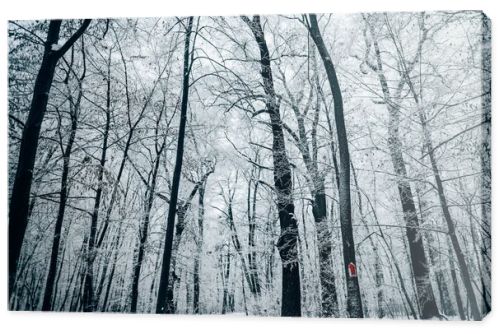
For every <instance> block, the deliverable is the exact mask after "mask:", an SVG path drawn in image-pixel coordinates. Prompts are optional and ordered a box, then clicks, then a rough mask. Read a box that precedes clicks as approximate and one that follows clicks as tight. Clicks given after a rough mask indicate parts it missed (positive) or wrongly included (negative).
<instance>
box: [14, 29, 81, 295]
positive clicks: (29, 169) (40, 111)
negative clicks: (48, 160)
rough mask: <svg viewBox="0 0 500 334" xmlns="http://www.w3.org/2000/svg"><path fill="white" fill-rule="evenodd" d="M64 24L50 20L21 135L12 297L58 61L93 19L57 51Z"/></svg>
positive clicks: (15, 202) (15, 187) (17, 175)
mask: <svg viewBox="0 0 500 334" xmlns="http://www.w3.org/2000/svg"><path fill="white" fill-rule="evenodd" d="M61 23H62V21H61V20H53V21H50V24H49V30H48V33H47V39H46V40H45V49H44V53H43V59H42V64H41V65H40V70H39V71H38V74H37V77H36V80H35V87H34V89H33V98H32V100H31V106H30V110H29V113H28V119H27V120H26V123H25V125H24V128H23V133H22V137H21V147H20V149H19V157H18V163H17V170H16V176H15V178H14V184H13V185H12V194H11V198H10V204H9V296H11V295H12V292H13V288H14V282H15V279H16V268H17V263H18V261H19V256H20V254H21V247H22V245H23V240H24V234H25V232H26V227H27V226H28V213H29V202H30V193H31V183H32V181H33V169H34V167H35V158H36V152H37V149H38V139H39V137H40V129H41V127H42V122H43V118H44V116H45V111H46V110H47V102H48V100H49V93H50V88H51V87H52V80H53V78H54V73H55V70H56V65H57V62H58V60H59V59H60V58H61V57H62V56H63V55H64V54H65V53H66V51H68V49H69V48H70V47H71V46H72V45H73V44H74V43H75V42H76V40H77V39H78V38H79V37H80V36H81V35H82V34H83V33H84V32H85V30H86V29H87V27H88V26H89V24H90V20H85V21H84V23H83V24H82V25H81V27H80V28H79V29H78V30H77V31H76V32H75V33H74V34H73V35H72V36H71V37H70V38H69V39H68V40H67V41H66V43H64V45H63V46H62V47H61V48H60V49H58V50H55V49H54V48H53V46H54V45H57V43H58V41H59V32H60V30H61Z"/></svg>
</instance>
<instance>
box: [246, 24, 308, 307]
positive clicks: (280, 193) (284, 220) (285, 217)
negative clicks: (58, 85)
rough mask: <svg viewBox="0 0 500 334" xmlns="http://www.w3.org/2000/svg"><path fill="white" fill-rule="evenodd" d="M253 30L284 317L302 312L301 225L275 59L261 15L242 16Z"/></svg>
mask: <svg viewBox="0 0 500 334" xmlns="http://www.w3.org/2000/svg"><path fill="white" fill-rule="evenodd" d="M242 19H243V20H244V21H245V23H246V24H247V25H248V26H249V28H250V29H251V30H252V33H253V35H254V38H255V41H256V42H257V45H258V47H259V52H260V65H261V76H262V80H263V83H264V92H265V94H266V111H267V112H268V113H269V117H270V120H271V129H272V134H273V146H272V152H273V166H274V168H273V171H274V186H275V191H276V195H277V202H278V212H279V219H280V227H281V235H280V237H279V240H278V244H277V247H278V250H279V253H280V257H281V261H282V298H281V316H300V315H301V291H300V271H299V258H298V251H297V242H298V232H299V231H298V227H297V220H296V218H295V212H294V211H295V206H294V204H293V198H292V171H291V168H290V162H289V161H288V157H287V155H286V147H285V137H284V134H283V126H282V123H281V117H280V112H279V102H278V100H277V97H276V92H275V91H274V82H273V75H272V71H271V59H270V54H269V49H268V47H267V42H266V40H265V37H264V32H263V30H262V26H261V24H260V17H259V16H257V15H256V16H254V17H253V20H252V21H250V19H249V18H247V17H242Z"/></svg>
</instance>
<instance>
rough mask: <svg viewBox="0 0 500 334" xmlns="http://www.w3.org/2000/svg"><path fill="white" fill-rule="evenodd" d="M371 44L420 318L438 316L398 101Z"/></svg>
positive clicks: (371, 30)
mask: <svg viewBox="0 0 500 334" xmlns="http://www.w3.org/2000/svg"><path fill="white" fill-rule="evenodd" d="M367 24H368V22H367ZM368 26H369V28H370V32H371V34H372V37H374V36H375V31H374V28H373V26H372V25H370V24H368ZM421 45H422V41H420V43H419V47H421ZM373 46H374V49H375V56H376V61H377V63H376V66H375V68H374V71H375V72H376V73H377V76H378V79H379V82H380V86H381V89H382V93H383V97H384V103H385V105H386V108H387V110H388V112H389V138H388V146H389V151H390V156H391V160H392V165H393V167H394V172H395V174H396V176H397V186H398V192H399V198H400V201H401V206H402V210H403V217H404V220H405V223H406V238H407V240H408V244H409V248H410V265H411V268H412V272H413V277H414V281H415V285H416V288H417V301H418V305H419V309H420V315H421V317H422V318H423V319H430V318H433V317H438V316H439V310H438V307H437V304H436V298H435V297H434V291H433V289H432V285H431V281H430V274H429V265H428V262H427V256H426V254H425V250H424V244H423V241H422V238H421V237H420V233H419V231H418V229H419V225H420V224H419V221H418V216H417V209H416V207H415V202H414V200H413V194H412V191H411V186H410V182H409V181H408V173H407V172H406V165H405V162H404V159H403V152H402V147H403V146H402V145H403V144H402V142H401V139H400V138H399V113H400V110H399V107H398V106H399V104H398V103H397V102H394V101H393V98H392V97H391V94H390V92H389V86H388V84H387V79H386V77H385V74H384V72H383V67H382V58H381V53H380V49H379V46H378V42H377V40H376V39H374V40H373ZM402 82H403V81H400V83H399V85H398V88H397V94H396V96H399V95H400V93H401V89H402V86H403V85H402Z"/></svg>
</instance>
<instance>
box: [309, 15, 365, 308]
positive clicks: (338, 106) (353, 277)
mask: <svg viewBox="0 0 500 334" xmlns="http://www.w3.org/2000/svg"><path fill="white" fill-rule="evenodd" d="M309 21H310V22H309V23H310V26H309V32H310V35H311V38H312V39H313V41H314V44H316V47H317V48H318V52H319V54H320V56H321V59H322V60H323V65H324V67H325V71H326V75H327V77H328V82H329V84H330V89H331V91H332V95H333V100H334V113H335V125H336V128H337V142H338V148H339V158H340V159H339V160H340V161H339V162H340V166H339V167H340V168H339V183H340V187H339V203H340V205H339V206H340V225H341V233H342V245H343V253H344V273H345V277H346V283H347V312H348V314H349V317H351V318H362V317H363V305H362V301H361V293H360V290H359V282H358V276H357V264H356V249H355V244H354V238H353V233H352V221H351V190H350V188H351V186H350V183H351V180H350V168H351V167H350V163H349V161H350V158H349V146H348V142H347V133H346V128H345V122H344V110H343V109H344V107H343V102H342V92H341V90H340V86H339V83H338V80H337V74H336V72H335V67H334V65H333V62H332V59H331V57H330V54H329V52H328V50H327V48H326V45H325V43H324V41H323V37H322V36H321V32H320V30H319V26H318V21H317V18H316V15H314V14H310V15H309Z"/></svg>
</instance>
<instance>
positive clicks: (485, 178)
mask: <svg viewBox="0 0 500 334" xmlns="http://www.w3.org/2000/svg"><path fill="white" fill-rule="evenodd" d="M481 35H482V48H481V65H482V82H481V86H482V94H483V95H482V100H481V108H482V121H483V126H482V144H481V151H480V155H481V170H482V178H481V234H482V236H483V237H482V241H483V242H482V245H481V253H482V260H483V261H482V263H481V275H482V282H481V285H482V286H481V288H482V297H483V300H484V305H483V308H482V311H483V314H486V313H488V312H489V311H491V291H490V289H491V284H486V283H485V281H486V280H488V281H490V280H491V21H490V19H489V18H488V17H487V16H486V15H484V14H483V18H482V29H481Z"/></svg>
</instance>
